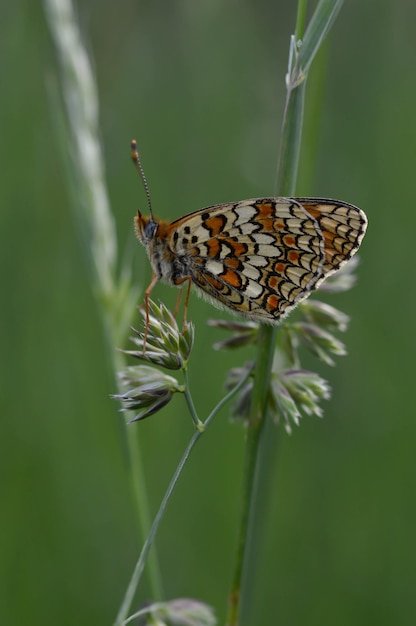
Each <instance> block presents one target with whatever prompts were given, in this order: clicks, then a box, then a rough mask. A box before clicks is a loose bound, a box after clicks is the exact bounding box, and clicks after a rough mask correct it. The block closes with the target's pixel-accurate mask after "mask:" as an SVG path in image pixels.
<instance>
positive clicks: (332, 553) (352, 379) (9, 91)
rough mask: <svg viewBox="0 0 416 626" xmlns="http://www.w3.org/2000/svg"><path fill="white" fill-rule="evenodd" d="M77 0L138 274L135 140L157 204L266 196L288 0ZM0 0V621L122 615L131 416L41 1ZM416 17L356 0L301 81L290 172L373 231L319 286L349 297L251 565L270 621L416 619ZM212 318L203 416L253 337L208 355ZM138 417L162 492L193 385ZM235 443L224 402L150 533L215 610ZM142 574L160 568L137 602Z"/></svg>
mask: <svg viewBox="0 0 416 626" xmlns="http://www.w3.org/2000/svg"><path fill="white" fill-rule="evenodd" d="M78 9H79V20H80V23H81V28H82V31H83V33H84V35H85V38H86V40H87V42H88V47H89V50H90V51H91V53H92V55H93V58H94V63H95V68H96V72H97V80H98V88H99V95H100V119H101V132H102V142H103V147H104V153H105V164H106V172H107V182H108V189H109V194H110V198H111V202H112V208H113V211H114V215H115V219H116V222H117V235H118V240H119V243H120V247H121V249H122V250H123V249H126V250H130V251H133V252H134V254H132V259H133V261H132V262H133V263H134V272H135V277H136V279H135V280H136V283H137V284H140V285H142V286H143V287H145V286H146V284H147V281H148V280H149V276H150V272H149V266H148V263H147V261H146V259H145V256H144V251H143V250H142V249H139V246H137V247H136V244H135V242H134V236H133V233H132V218H133V215H134V214H135V212H136V211H137V209H138V208H139V207H141V208H142V209H144V208H145V199H144V194H143V190H142V188H141V185H140V182H139V180H138V178H137V174H136V173H135V172H134V169H133V167H132V165H131V163H130V157H129V141H130V139H131V138H132V137H136V138H137V139H138V141H139V146H140V151H141V154H142V158H143V163H144V167H145V171H146V174H147V178H148V181H149V185H150V188H151V193H152V200H153V206H154V208H155V211H156V212H157V213H158V214H159V215H160V216H162V217H164V218H168V219H173V218H175V217H179V216H181V215H183V214H185V213H186V212H189V211H192V210H196V209H198V208H201V207H203V206H207V205H210V204H214V203H217V202H225V201H227V200H238V199H243V198H246V197H253V196H256V195H267V194H271V193H273V187H274V174H275V167H276V154H277V144H278V137H279V132H280V121H281V115H282V109H283V104H284V95H285V92H284V74H285V71H286V67H287V50H288V43H289V35H290V34H291V32H292V31H293V28H294V21H295V11H296V3H295V2H293V1H291V0H280V1H276V2H267V1H265V0H260V1H258V0H257V1H256V2H254V0H252V1H249V0H246V1H243V2H224V1H223V2H219V1H217V0H205V1H202V2H192V0H178V1H174V2H168V3H167V2H160V1H159V2H158V1H156V2H154V1H153V2H151V1H149V0H147V1H136V2H126V1H124V2H117V3H115V2H110V1H109V0H85V1H83V2H82V3H81V2H79V3H78ZM0 16H1V19H0V51H1V52H0V56H1V68H0V76H1V83H0V84H1V99H0V120H1V149H0V158H1V173H2V175H1V185H0V202H1V211H0V220H1V237H2V239H1V244H0V254H1V263H0V272H1V283H0V284H1V289H2V293H3V296H2V304H1V316H2V317H1V325H0V336H1V357H2V359H1V371H0V380H1V383H0V384H1V422H0V427H1V435H0V437H1V439H0V442H1V452H0V464H1V473H0V480H1V514H0V523H1V527H0V621H1V623H3V624H8V625H9V626H14V625H19V626H20V625H23V624H29V623H30V624H31V626H38V625H39V626H40V625H41V624H42V625H44V624H62V625H68V626H69V625H74V624H90V625H94V624H97V625H98V624H100V625H101V624H110V623H112V620H113V619H114V616H115V614H116V611H117V609H118V606H119V603H120V601H121V597H122V594H123V593H124V590H125V587H126V584H127V581H128V580H129V577H130V575H131V572H132V569H133V566H134V563H135V561H136V558H137V555H138V550H139V545H140V542H141V539H140V537H138V534H137V523H136V517H135V510H134V505H133V502H132V496H131V483H130V475H129V470H128V457H127V447H126V442H125V427H124V419H123V416H121V415H120V414H119V413H118V412H117V406H116V405H115V403H114V402H113V401H112V400H110V399H109V394H111V393H113V392H114V391H115V390H116V387H115V382H114V380H113V378H112V373H111V368H110V362H109V357H108V350H107V348H106V345H105V341H104V339H103V331H102V324H101V319H100V314H99V310H98V307H97V303H96V300H95V298H94V294H93V293H92V289H91V285H90V280H89V272H88V270H87V268H86V263H85V254H84V252H83V249H82V242H81V238H80V237H79V233H78V229H77V224H76V222H75V219H74V214H73V211H72V208H71V202H70V194H69V190H68V179H67V176H66V170H65V165H64V162H63V159H62V146H60V144H59V138H58V135H57V124H56V121H57V113H56V111H54V110H53V108H54V107H56V101H54V99H53V98H51V97H50V93H51V86H53V85H54V83H56V80H57V76H58V66H57V62H56V54H55V49H54V46H53V44H52V40H51V37H50V33H49V30H48V27H47V24H46V22H45V17H44V14H43V11H42V4H41V3H40V2H30V1H29V0H26V1H24V0H17V1H16V2H14V3H6V2H4V3H3V4H2V6H1V8H0ZM415 21H416V6H415V4H414V3H413V2H411V1H410V0H408V1H406V0H398V1H397V2H391V1H388V0H378V1H375V0H372V1H371V0H369V1H367V2H361V1H359V0H352V1H351V2H346V3H345V5H344V7H343V9H342V11H341V13H340V15H339V17H338V20H337V22H336V24H335V27H334V29H333V31H332V34H331V37H330V40H329V48H328V49H327V53H328V54H327V57H326V59H325V57H324V56H322V57H321V60H320V62H318V65H316V67H315V71H313V72H312V74H311V77H310V84H309V85H308V90H307V99H306V106H307V107H308V104H310V105H311V107H312V108H311V109H308V111H307V115H308V117H307V127H306V135H305V142H304V146H303V152H302V163H301V171H300V178H299V185H298V189H297V192H298V194H299V195H322V196H328V197H331V196H332V197H336V198H342V199H345V200H347V201H349V202H352V203H354V204H357V205H359V206H361V207H362V208H363V209H364V210H365V211H366V212H367V214H368V216H369V222H370V225H369V230H368V234H367V237H366V239H365V241H364V245H363V247H362V252H361V266H360V268H359V282H358V284H357V286H356V287H355V288H354V289H353V290H352V291H351V292H348V293H346V294H340V295H337V296H333V297H331V298H330V300H329V301H330V302H331V304H334V305H335V306H337V307H340V308H341V309H343V310H345V311H346V312H347V313H348V314H350V315H351V316H352V323H351V326H350V329H349V331H348V334H347V336H346V337H345V340H346V342H347V345H348V351H349V355H348V357H346V358H343V359H339V360H338V363H337V367H336V368H335V369H331V368H328V367H327V366H324V365H322V364H320V363H316V362H311V363H308V365H309V366H310V365H313V367H314V368H315V369H318V370H319V371H320V372H321V374H322V375H323V376H325V377H327V378H328V379H329V380H330V382H331V385H332V386H333V398H332V400H331V401H330V402H328V403H326V404H325V407H324V408H325V416H324V419H323V420H318V419H316V418H305V419H304V420H303V421H302V424H301V427H300V428H298V429H295V431H294V433H293V434H292V436H291V437H289V436H287V435H286V434H285V432H284V431H283V429H281V432H280V437H279V442H280V443H279V446H278V448H277V450H276V461H275V465H274V467H273V468H272V469H271V471H272V472H273V474H272V475H271V476H270V481H269V482H270V484H271V485H272V490H271V493H270V494H269V505H268V509H267V512H266V515H265V519H264V526H263V535H262V538H261V542H260V545H261V546H262V551H261V553H260V554H259V556H258V563H257V572H256V575H255V578H254V582H255V587H254V590H253V596H254V597H253V607H252V608H253V619H252V622H251V623H252V624H256V625H259V626H263V625H264V626H266V625H269V624H287V625H296V626H297V625H299V626H300V625H301V624H302V625H304V624H308V625H309V626H311V625H316V626H318V625H319V626H323V625H328V626H329V625H331V626H332V625H333V624H337V625H338V626H341V625H346V626H347V625H348V626H350V625H351V624H354V625H355V626H359V625H363V626H364V625H365V626H368V624H376V623H377V624H378V626H382V625H384V624H385V625H389V626H390V625H391V624H401V625H407V624H409V625H410V624H414V623H415V619H416V606H415V605H416V602H415V570H416V567H415V566H416V549H415V526H416V504H415V500H416V499H415V496H416V492H415V469H416V468H415V442H416V419H415V417H416V414H415V413H416V412H415V401H414V389H415V383H414V375H415V364H414V362H415V357H414V355H415V347H416V346H415V305H416V298H415V280H416V274H415V267H416V264H415V232H416V211H415V203H414V200H413V196H414V189H413V186H414V183H415V162H416V115H415V111H416V74H415V67H416V39H415V37H414V24H415ZM322 81H324V86H323V87H322V92H321V101H320V103H319V102H318V104H319V113H318V109H317V108H315V105H314V102H315V104H316V100H314V95H313V94H314V93H315V91H316V90H318V91H319V89H320V83H321V82H322ZM55 86H56V85H55ZM308 96H309V100H308ZM312 105H314V106H312ZM314 136H315V137H316V141H313V138H314ZM155 296H156V297H158V298H159V297H160V298H162V299H163V300H164V301H165V302H166V303H168V304H171V303H172V302H173V301H174V298H175V296H176V293H174V291H173V290H171V289H169V288H168V287H163V286H158V288H157V289H156V291H155ZM214 313H215V311H214V310H213V309H212V308H211V307H210V306H209V305H208V304H206V303H204V302H202V301H200V300H198V299H197V298H196V297H194V298H193V299H192V302H191V308H190V317H191V318H192V319H193V321H194V322H195V323H196V327H197V335H196V346H195V350H194V353H193V357H192V358H193V366H192V368H191V380H192V383H193V388H194V392H195V399H196V404H197V407H198V409H199V411H200V413H201V417H202V416H206V414H207V412H208V411H209V409H210V408H211V407H212V406H213V404H214V402H215V401H216V400H218V399H219V398H220V397H221V394H222V385H223V381H224V377H225V373H226V371H227V369H229V367H231V366H234V365H239V364H241V363H242V362H243V361H244V360H245V359H247V358H248V357H249V356H250V352H249V351H247V352H241V353H240V352H237V353H234V354H222V353H218V352H215V351H213V350H212V348H211V344H212V342H213V341H214V340H218V339H219V338H222V335H221V334H220V331H218V330H214V329H207V327H206V320H207V319H208V318H209V317H212V316H213V315H214ZM223 316H224V317H226V315H225V314H224V315H223ZM129 428H133V429H135V431H136V432H137V436H138V437H140V440H141V445H142V448H143V454H144V466H145V474H146V475H145V479H146V481H147V484H148V488H149V492H150V499H151V507H152V510H153V511H155V510H156V508H157V506H158V504H159V502H160V499H161V497H162V494H163V492H164V490H165V488H166V486H167V484H168V481H169V478H170V476H171V474H172V471H173V469H174V467H175V465H176V463H177V461H178V459H179V456H180V455H181V453H182V451H183V449H184V446H185V443H186V441H187V440H188V438H189V436H190V434H191V432H192V427H191V422H190V419H189V417H188V414H187V412H186V410H185V407H184V403H183V401H182V398H179V397H178V398H175V399H174V401H173V402H172V403H171V404H170V405H169V406H168V407H166V408H165V409H164V410H163V412H161V413H160V414H158V415H156V416H155V417H153V418H150V419H149V420H147V421H145V422H143V423H141V424H138V425H133V426H129ZM243 444H244V432H243V430H242V428H241V426H240V425H238V424H230V422H229V420H228V418H227V412H226V411H223V413H222V414H221V415H220V416H219V417H218V418H217V420H216V422H215V423H214V425H213V426H212V428H211V429H210V430H209V431H208V433H207V434H206V436H205V437H204V438H203V439H202V441H201V443H200V445H199V446H198V448H197V450H196V451H195V453H194V455H193V456H192V458H191V460H190V463H189V466H188V467H187V469H186V471H185V474H184V476H183V478H182V479H181V482H180V484H179V486H178V489H177V492H176V494H175V496H174V498H173V501H172V502H171V504H170V506H169V509H168V512H167V516H166V518H165V519H164V521H163V523H162V526H161V530H160V533H159V535H158V542H157V545H158V552H159V556H160V561H161V567H162V573H163V580H164V584H165V593H166V598H174V597H180V596H190V597H196V598H200V599H202V600H204V601H206V602H208V603H209V604H212V605H213V606H214V607H215V608H216V610H217V613H218V616H219V618H220V623H222V621H223V618H224V611H225V605H226V594H227V592H228V587H229V584H230V580H231V576H232V566H233V557H234V550H235V539H236V527H237V520H238V513H239V503H240V487H241V471H242V459H243ZM149 593H150V592H149V588H148V584H147V582H146V581H144V584H143V587H142V591H141V594H140V598H141V600H146V599H148V598H149Z"/></svg>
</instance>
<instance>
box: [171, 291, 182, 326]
mask: <svg viewBox="0 0 416 626" xmlns="http://www.w3.org/2000/svg"><path fill="white" fill-rule="evenodd" d="M181 299H182V287H179V292H178V297H177V298H176V304H175V308H174V309H173V317H174V318H175V319H176V316H177V315H178V311H179V307H180V304H181Z"/></svg>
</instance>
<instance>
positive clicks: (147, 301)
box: [143, 274, 159, 354]
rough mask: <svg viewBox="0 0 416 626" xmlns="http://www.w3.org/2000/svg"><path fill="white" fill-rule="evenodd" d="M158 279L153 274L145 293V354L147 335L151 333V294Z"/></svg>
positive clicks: (144, 350)
mask: <svg viewBox="0 0 416 626" xmlns="http://www.w3.org/2000/svg"><path fill="white" fill-rule="evenodd" d="M158 280H159V279H158V277H157V276H156V274H152V280H151V281H150V285H149V286H148V287H147V289H146V291H145V292H144V310H145V313H146V316H145V329H144V336H143V354H144V353H145V352H146V341H147V335H148V332H149V300H150V294H151V293H152V291H153V287H154V286H155V285H156V283H157V282H158Z"/></svg>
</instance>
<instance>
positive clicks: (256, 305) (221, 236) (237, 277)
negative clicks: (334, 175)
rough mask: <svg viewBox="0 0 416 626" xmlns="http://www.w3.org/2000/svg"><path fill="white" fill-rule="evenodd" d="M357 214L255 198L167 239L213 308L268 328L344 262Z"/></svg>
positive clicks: (322, 204)
mask: <svg viewBox="0 0 416 626" xmlns="http://www.w3.org/2000/svg"><path fill="white" fill-rule="evenodd" d="M362 215H363V214H362V212H361V211H360V210H359V209H357V208H356V207H352V205H346V204H345V203H340V202H337V201H333V200H321V199H318V200H315V199H300V200H298V199H292V198H260V199H259V198H257V199H253V200H244V201H242V202H235V203H228V204H219V205H215V206H212V207H208V208H206V209H202V210H201V211H197V212H195V213H191V214H189V215H187V216H185V217H183V218H181V219H179V220H176V221H175V222H173V223H172V224H171V225H170V228H169V234H168V238H169V241H170V247H171V249H172V250H174V253H175V255H177V256H178V257H179V258H186V259H187V263H188V267H189V274H190V276H191V278H192V281H193V283H194V284H195V285H196V286H197V287H198V288H199V289H200V290H201V291H202V293H203V294H204V295H205V296H208V298H209V299H210V300H211V301H212V302H213V304H216V305H221V304H222V305H223V306H225V307H227V308H229V309H232V310H234V311H236V312H238V313H240V314H242V315H245V316H247V317H250V318H254V319H259V320H262V321H265V322H267V321H268V322H271V323H273V322H276V321H278V320H279V319H281V318H282V317H283V316H284V315H286V314H287V313H288V312H289V311H290V310H291V309H292V308H293V307H295V306H296V305H297V304H298V303H299V302H300V301H301V300H303V299H304V298H305V297H307V296H308V295H309V293H310V292H311V291H312V290H313V289H315V288H316V287H317V285H318V284H319V283H320V282H321V281H322V280H323V279H324V278H325V277H326V276H327V275H329V274H330V273H332V272H333V271H336V269H339V267H341V265H342V264H343V263H345V262H346V261H347V260H348V259H349V258H351V256H352V255H353V254H354V252H355V251H356V250H357V249H358V246H359V243H360V241H361V239H362V236H363V234H364V233H363V232H362V233H361V234H360V235H359V234H358V233H359V231H360V228H361V230H362V218H361V216H362ZM360 225H361V226H360ZM360 232H361V231H360ZM360 237H361V238H360Z"/></svg>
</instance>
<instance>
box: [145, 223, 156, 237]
mask: <svg viewBox="0 0 416 626" xmlns="http://www.w3.org/2000/svg"><path fill="white" fill-rule="evenodd" d="M156 231H157V223H156V222H154V221H153V220H152V219H150V220H149V221H148V222H147V224H146V226H145V227H144V235H145V237H146V238H147V239H153V237H154V236H155V234H156Z"/></svg>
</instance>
